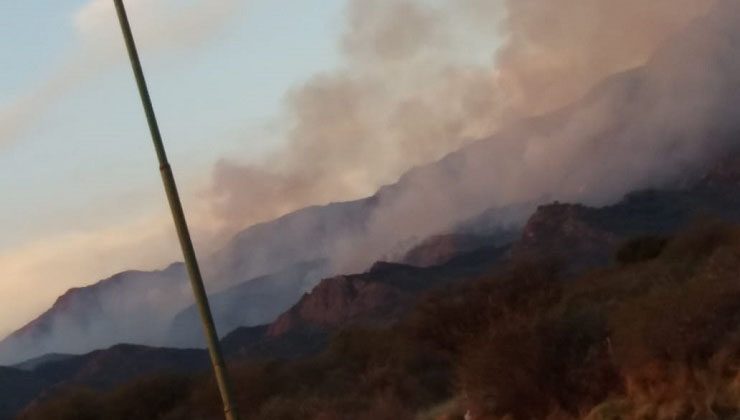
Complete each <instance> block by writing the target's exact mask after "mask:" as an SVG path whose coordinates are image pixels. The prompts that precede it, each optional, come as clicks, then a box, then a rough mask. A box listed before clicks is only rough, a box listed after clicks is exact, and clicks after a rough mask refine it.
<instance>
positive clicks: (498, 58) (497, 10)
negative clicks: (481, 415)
mask: <svg viewBox="0 0 740 420" xmlns="http://www.w3.org/2000/svg"><path fill="white" fill-rule="evenodd" d="M710 6H711V2H710V1H707V0H655V1H649V2H645V1H642V0H627V1H620V2H614V1H611V0H525V1H523V0H505V1H504V0H497V1H485V0H439V1H423V0H379V1H373V2H368V1H362V0H352V1H350V2H349V5H348V9H347V13H346V18H347V23H346V25H347V29H346V31H345V34H344V36H343V37H342V39H341V40H340V43H339V46H340V48H341V51H342V53H343V56H344V63H343V65H342V67H341V68H339V69H336V70H334V71H331V72H326V73H323V74H319V75H316V76H315V77H313V78H311V79H310V80H308V81H307V82H306V83H305V84H304V85H302V86H299V87H297V88H295V89H294V90H293V91H291V92H290V93H289V95H288V97H287V100H286V103H287V108H288V115H287V118H288V121H289V123H290V127H291V128H290V131H289V133H288V134H287V138H286V140H285V144H284V147H282V148H281V149H280V150H279V151H277V152H276V153H274V154H273V155H271V156H268V157H267V158H266V159H265V160H264V162H265V163H259V162H258V163H253V164H244V163H240V162H236V161H231V160H224V161H222V162H220V163H219V164H218V165H217V166H216V169H215V171H214V181H213V188H212V191H211V193H212V198H213V200H214V203H215V204H214V209H215V212H216V214H217V216H218V217H220V218H223V219H225V220H227V221H228V222H229V223H231V225H232V226H235V227H243V226H246V225H250V224H253V223H255V222H259V221H264V220H268V219H272V218H274V217H276V216H278V215H281V214H285V213H288V212H290V211H292V210H295V209H298V208H301V207H304V206H306V205H309V204H315V203H326V202H330V201H336V200H346V199H352V198H357V197H362V196H366V195H370V194H372V193H374V192H375V191H376V190H377V188H378V187H379V186H381V185H385V184H388V183H391V182H395V181H396V180H397V179H398V177H399V176H400V175H401V174H403V173H404V172H405V171H407V170H408V169H410V168H412V167H414V166H418V165H421V164H424V163H428V162H431V161H434V160H436V159H439V158H441V157H442V156H444V155H446V154H447V153H449V152H451V151H453V150H456V149H458V148H460V147H461V146H463V145H465V144H468V143H470V142H471V140H473V139H480V138H485V137H487V136H489V135H490V134H492V133H494V132H496V131H498V130H500V129H502V128H503V127H507V126H509V125H511V124H512V123H514V122H516V121H519V120H521V119H523V118H526V117H530V116H533V115H540V114H544V113H547V112H550V111H553V110H556V109H558V108H560V107H563V106H565V105H566V104H568V103H571V102H573V101H575V100H577V99H578V98H579V97H581V96H582V95H584V94H585V93H586V92H588V91H589V89H591V88H592V87H593V86H594V85H595V84H596V83H598V82H599V81H601V80H602V79H604V78H605V77H606V76H608V75H611V74H613V73H616V72H619V71H623V70H627V69H630V68H633V67H636V66H638V65H641V64H644V63H645V62H646V61H647V60H648V58H649V57H650V56H651V55H652V54H653V53H654V52H655V51H656V50H657V49H658V48H659V46H661V45H662V44H663V43H664V42H665V41H666V40H667V39H668V38H669V37H670V36H672V35H673V34H675V33H676V32H677V31H678V30H679V29H681V28H683V27H685V26H686V25H687V24H688V23H689V22H690V21H692V20H693V19H695V18H696V17H698V16H701V15H703V14H705V13H706V12H707V11H708V10H709V8H710ZM251 140H254V139H250V141H251Z"/></svg>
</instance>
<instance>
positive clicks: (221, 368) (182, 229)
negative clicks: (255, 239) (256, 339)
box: [113, 0, 239, 420]
mask: <svg viewBox="0 0 740 420" xmlns="http://www.w3.org/2000/svg"><path fill="white" fill-rule="evenodd" d="M113 2H114V3H115V6H116V12H117V14H118V20H119V22H120V24H121V30H122V31H123V38H124V41H125V43H126V49H127V50H128V55H129V59H130V60H131V67H132V69H133V72H134V78H135V79H136V84H137V86H138V89H139V95H140V96H141V102H142V105H143V106H144V113H145V114H146V120H147V123H148V124H149V131H150V132H151V136H152V141H153V142H154V149H155V151H156V153H157V159H158V160H159V170H160V172H161V175H162V182H163V184H164V189H165V192H166V194H167V201H168V202H169V205H170V210H171V211H172V219H173V221H174V223H175V229H176V230H177V237H178V239H179V240H180V247H181V248H182V254H183V257H184V259H185V266H186V267H187V271H188V276H189V277H190V284H191V286H192V288H193V294H194V295H195V302H196V304H197V306H198V311H199V312H200V318H201V321H202V322H203V329H204V332H205V336H206V341H207V343H208V352H209V354H210V357H211V364H212V365H213V372H214V374H215V376H216V382H217V383H218V389H219V392H220V393H221V400H222V402H223V407H224V414H225V417H226V420H239V414H238V411H237V408H236V405H235V403H234V398H233V395H232V390H231V383H230V380H229V376H228V372H227V369H226V364H225V363H224V358H223V353H222V352H221V345H220V343H219V340H218V333H217V332H216V326H215V324H214V322H213V315H212V314H211V309H210V306H209V304H208V296H207V295H206V290H205V286H204V285H203V277H202V276H201V272H200V268H199V267H198V259H197V257H196V255H195V249H194V248H193V242H192V240H191V238H190V232H189V230H188V225H187V221H186V219H185V214H184V213H183V209H182V203H181V202H180V196H179V194H178V192H177V185H176V184H175V177H174V175H173V174H172V168H171V167H170V164H169V162H168V161H167V154H166V152H165V149H164V143H163V142H162V135H161V133H160V131H159V126H158V124H157V117H156V115H155V114H154V106H153V105H152V100H151V98H150V96H149V89H148V88H147V85H146V79H145V78H144V71H143V70H142V67H141V61H140V60H139V54H138V52H137V50H136V44H135V42H134V36H133V33H132V31H131V25H130V24H129V20H128V16H127V14H126V9H125V7H124V4H123V0H113Z"/></svg>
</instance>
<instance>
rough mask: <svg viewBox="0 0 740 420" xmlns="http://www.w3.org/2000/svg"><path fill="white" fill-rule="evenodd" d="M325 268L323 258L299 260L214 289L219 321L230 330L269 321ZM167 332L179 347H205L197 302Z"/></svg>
mask: <svg viewBox="0 0 740 420" xmlns="http://www.w3.org/2000/svg"><path fill="white" fill-rule="evenodd" d="M326 271H327V267H326V264H325V263H324V262H322V261H314V262H307V263H298V264H295V265H293V266H291V267H289V268H287V269H285V270H282V271H279V272H277V273H275V274H271V275H266V276H261V277H258V278H256V279H252V280H249V281H246V282H244V283H241V284H238V285H236V286H234V287H231V288H228V289H226V290H224V291H222V292H219V293H215V294H213V295H211V296H210V304H211V311H212V312H213V318H214V320H215V322H216V325H218V328H219V330H220V331H222V332H223V333H228V332H229V331H232V330H234V329H236V328H239V327H243V326H255V325H263V324H268V323H270V322H271V321H273V320H274V319H275V318H276V317H277V316H278V315H280V314H281V313H282V312H283V311H285V310H286V309H288V308H289V307H290V306H291V305H292V304H294V303H295V302H296V301H297V300H298V299H299V298H300V297H301V296H302V295H303V293H305V292H307V291H309V290H311V289H312V288H313V286H315V285H316V283H317V281H318V279H320V278H321V277H323V276H324V274H326ZM168 335H169V337H170V338H169V339H168V340H167V342H168V343H170V344H171V345H175V346H177V347H205V339H204V338H203V332H202V327H201V321H200V317H199V314H198V311H197V309H196V308H195V306H194V305H191V306H189V307H188V308H187V309H184V310H183V311H181V312H180V313H178V314H177V315H176V316H175V317H174V320H173V322H172V325H171V326H170V328H169V331H168Z"/></svg>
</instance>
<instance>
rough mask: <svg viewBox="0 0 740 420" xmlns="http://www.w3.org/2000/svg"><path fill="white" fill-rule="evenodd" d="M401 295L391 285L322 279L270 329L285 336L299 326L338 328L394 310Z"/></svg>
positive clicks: (340, 277)
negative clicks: (377, 313) (374, 314)
mask: <svg viewBox="0 0 740 420" xmlns="http://www.w3.org/2000/svg"><path fill="white" fill-rule="evenodd" d="M401 298H402V292H401V291H400V290H399V289H397V288H395V287H393V286H390V285H387V284H382V283H377V282H373V281H369V280H365V279H360V278H356V277H355V278H353V277H348V276H338V277H333V278H330V279H326V280H323V281H322V282H321V283H320V284H319V285H318V286H316V288H314V289H313V290H312V291H311V292H310V293H309V294H307V295H306V296H304V297H303V298H302V299H301V300H300V302H299V303H298V304H297V305H296V306H294V307H293V308H291V309H290V310H289V311H288V312H286V313H285V314H283V315H281V316H280V317H279V318H278V319H277V320H276V321H275V322H274V323H273V324H271V325H270V328H269V330H268V335H269V336H273V337H274V336H279V335H283V334H285V333H287V332H289V331H291V330H294V329H297V328H298V327H305V326H311V327H316V328H321V329H330V328H335V327H337V326H339V325H343V324H346V323H348V322H350V321H352V320H355V319H358V318H360V317H362V316H367V315H369V314H371V313H373V312H380V311H382V310H383V309H384V308H392V307H395V306H396V305H397V304H398V302H399V300H400V299H401Z"/></svg>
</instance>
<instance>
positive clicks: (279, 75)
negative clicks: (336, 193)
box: [0, 0, 344, 334]
mask: <svg viewBox="0 0 740 420" xmlns="http://www.w3.org/2000/svg"><path fill="white" fill-rule="evenodd" d="M343 3H344V2H343V1H342V0H322V1H320V2H308V1H303V2H295V1H287V0H249V1H246V0H219V1H217V2H212V1H204V0H128V2H127V5H128V8H129V14H130V17H131V21H132V26H133V30H134V33H135V36H136V37H137V42H138V43H139V47H140V54H141V56H142V60H143V64H144V68H145V72H146V75H147V78H148V80H149V84H150V90H151V93H152V97H153V100H154V104H155V108H156V110H157V113H158V117H159V122H160V126H161V129H162V132H163V136H164V138H165V143H166V147H167V149H168V153H169V155H170V160H171V162H172V165H173V168H174V171H175V175H176V177H177V179H178V183H179V186H180V189H181V191H182V194H183V200H184V203H185V206H186V209H187V211H188V214H189V216H190V217H191V219H192V220H193V224H194V225H195V229H196V232H195V234H196V237H204V238H205V237H206V236H207V235H199V231H198V229H208V228H209V227H208V226H207V223H206V222H204V219H206V218H207V216H204V215H202V214H205V212H199V209H201V208H202V207H203V206H204V204H203V203H202V202H203V201H204V200H203V199H202V191H203V190H204V189H205V188H206V187H207V185H208V183H209V179H210V176H211V171H212V169H213V166H214V164H215V163H216V161H218V160H219V159H220V158H222V157H224V156H232V157H233V156H238V157H239V159H240V160H242V161H247V162H249V161H251V160H254V161H257V160H259V159H260V158H261V157H263V156H264V155H265V154H266V153H268V152H269V151H270V150H273V149H275V148H277V147H279V146H280V142H281V138H282V136H281V132H282V131H283V130H285V127H284V125H283V124H282V122H281V119H280V118H279V116H280V115H281V113H282V108H283V107H284V96H285V94H286V92H288V91H289V90H290V89H291V88H292V87H293V86H296V85H299V84H300V83H301V82H302V81H303V80H305V79H306V77H307V76H308V75H311V74H314V73H317V72H320V71H322V70H324V69H329V68H333V67H335V66H336V65H337V61H338V52H337V48H336V43H337V39H338V37H339V33H340V31H341V30H342V24H341V23H342V20H343V13H344V8H343V6H344V4H343ZM287 8H290V10H291V13H286V12H285V11H286V9H287ZM296 34H300V36H296ZM0 60H2V63H3V65H2V66H0V191H2V193H3V196H4V200H3V205H2V206H0V226H1V227H2V235H0V307H4V308H6V309H5V310H4V311H2V313H0V334H4V333H8V332H10V331H11V330H12V329H14V328H17V327H18V326H19V325H21V324H22V323H25V322H27V321H29V320H30V319H32V318H33V317H34V316H35V315H38V314H39V313H40V312H41V311H42V310H44V309H45V308H46V307H48V306H49V305H50V304H51V303H52V302H53V300H54V299H55V298H56V297H57V296H58V295H60V294H61V293H63V292H64V291H65V290H66V289H68V288H69V287H72V286H83V285H86V284H90V283H92V282H95V281H97V280H99V279H101V278H103V277H105V276H108V275H112V274H114V273H115V272H117V271H120V270H124V269H130V268H137V269H153V268H159V267H163V266H164V265H166V264H167V263H169V262H170V261H174V260H176V259H178V252H179V250H178V248H177V246H176V242H174V236H173V234H172V232H171V228H170V226H169V224H168V222H169V219H168V213H167V207H166V202H165V201H164V196H163V195H162V187H161V181H160V179H159V173H158V170H157V164H156V161H155V157H154V153H153V149H152V146H151V141H150V138H149V134H148V131H147V128H146V122H145V119H144V116H143V113H142V111H141V108H140V104H139V99H138V96H136V95H137V93H136V90H135V85H134V82H133V78H132V75H131V71H130V68H129V63H128V61H127V59H126V55H125V50H124V47H123V41H122V39H121V38H120V32H119V29H118V23H117V21H116V20H115V15H113V12H112V1H107V0H70V1H64V2H59V1H51V0H34V1H27V2H25V1H24V2H2V5H0ZM201 248H202V249H203V251H204V252H207V248H208V244H201ZM132 250H133V251H132Z"/></svg>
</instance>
